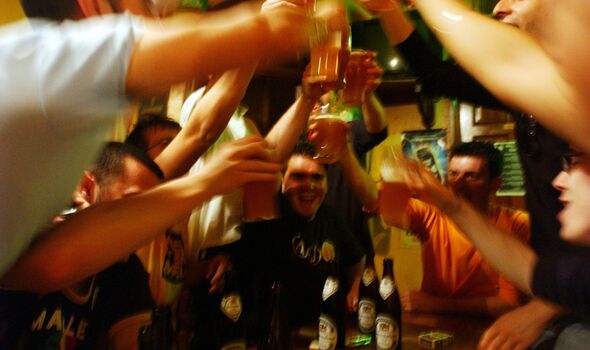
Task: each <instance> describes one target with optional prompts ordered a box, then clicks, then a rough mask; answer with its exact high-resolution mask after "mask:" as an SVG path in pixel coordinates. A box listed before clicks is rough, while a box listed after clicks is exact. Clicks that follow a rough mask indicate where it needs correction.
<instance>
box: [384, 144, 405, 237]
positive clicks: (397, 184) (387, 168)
mask: <svg viewBox="0 0 590 350" xmlns="http://www.w3.org/2000/svg"><path fill="white" fill-rule="evenodd" d="M405 174H406V168H405V166H404V164H403V163H402V162H401V161H400V160H399V158H398V157H397V155H396V154H395V152H394V151H393V149H391V148H387V149H386V151H385V154H384V156H383V160H382V162H381V179H382V180H383V183H382V187H381V194H380V198H379V208H380V213H381V220H382V221H383V223H384V224H385V225H387V226H402V227H404V228H405V227H407V222H406V221H407V219H406V217H407V216H406V209H407V205H408V201H409V200H410V190H409V189H408V186H407V184H406V179H405V176H406V175H405ZM400 221H401V222H400Z"/></svg>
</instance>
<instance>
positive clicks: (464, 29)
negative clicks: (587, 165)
mask: <svg viewBox="0 0 590 350" xmlns="http://www.w3.org/2000/svg"><path fill="white" fill-rule="evenodd" d="M414 3H415V4H416V6H417V8H418V9H419V11H420V13H421V14H422V16H423V18H424V19H425V20H426V22H427V23H428V24H429V26H430V27H431V28H433V31H434V33H435V34H436V35H437V36H438V38H439V39H440V41H441V42H442V43H443V45H444V46H445V47H446V48H447V49H449V51H450V52H451V54H452V55H453V57H454V58H455V59H456V60H457V62H459V64H461V66H463V67H464V68H465V69H466V70H467V71H468V72H469V73H470V74H472V75H473V76H474V77H475V78H476V79H478V80H479V81H480V82H481V83H482V84H483V85H484V86H485V87H487V88H488V89H489V90H490V91H491V92H492V93H494V94H495V95H496V96H497V97H498V98H499V99H500V100H502V101H503V102H505V103H506V104H508V105H510V106H512V107H514V108H515V109H518V110H522V111H524V112H526V113H529V114H532V115H534V116H535V117H536V118H537V119H538V120H539V121H540V122H541V123H542V124H543V125H544V126H546V127H547V128H549V129H551V130H552V131H553V132H555V133H556V134H558V135H559V136H561V137H563V138H564V139H566V140H569V141H571V142H573V143H574V144H575V145H577V146H578V147H580V148H581V149H582V150H584V151H586V152H590V139H589V138H588V137H587V135H590V118H588V115H590V98H588V97H587V92H586V91H587V87H588V85H589V83H590V81H589V78H588V74H586V72H587V71H588V69H589V68H590V67H588V62H590V46H589V45H587V44H586V43H587V42H588V39H589V38H590V31H589V30H588V29H587V21H586V18H587V16H588V15H589V14H590V4H589V3H588V2H585V1H583V0H565V1H562V2H559V3H553V2H550V1H541V2H535V5H537V6H536V7H534V8H532V9H531V11H532V19H531V23H530V27H529V28H526V29H527V30H529V31H530V32H531V33H533V34H534V35H535V36H536V37H537V39H538V40H537V41H536V40H535V39H534V38H533V37H531V36H530V35H527V34H525V33H524V32H522V31H519V30H517V29H515V28H513V27H510V26H507V25H503V24H500V23H497V22H496V21H494V20H492V19H490V18H488V17H486V16H484V15H481V14H478V13H475V12H473V11H471V10H469V9H468V8H466V7H465V6H464V5H462V4H461V3H459V2H457V1H451V0H418V1H415V2H414ZM557 6H559V7H558V8H557Z"/></svg>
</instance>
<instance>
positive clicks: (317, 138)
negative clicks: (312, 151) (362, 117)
mask: <svg viewBox="0 0 590 350" xmlns="http://www.w3.org/2000/svg"><path fill="white" fill-rule="evenodd" d="M309 123H310V126H309V132H310V134H309V139H310V140H311V141H312V142H313V143H315V146H316V155H315V157H314V158H315V159H318V160H320V161H321V162H322V163H327V164H331V163H334V162H336V161H337V160H338V154H339V153H340V151H341V150H342V148H343V147H346V142H347V137H348V125H347V124H346V121H345V120H344V119H342V117H340V116H339V115H337V114H329V113H328V114H319V115H316V116H313V117H312V118H310V120H309Z"/></svg>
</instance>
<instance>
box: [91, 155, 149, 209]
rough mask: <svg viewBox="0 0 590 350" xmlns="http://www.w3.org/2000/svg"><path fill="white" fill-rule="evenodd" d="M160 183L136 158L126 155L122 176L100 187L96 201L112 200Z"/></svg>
mask: <svg viewBox="0 0 590 350" xmlns="http://www.w3.org/2000/svg"><path fill="white" fill-rule="evenodd" d="M158 184H160V179H158V177H157V176H156V175H155V174H154V173H153V172H151V171H150V170H149V169H148V168H147V167H145V166H144V165H143V164H141V163H140V162H138V161H137V160H135V159H133V158H130V157H127V158H126V159H125V171H124V173H123V175H122V176H120V177H119V178H116V179H112V180H111V181H110V182H109V183H108V185H106V186H104V188H102V187H100V188H99V192H98V201H101V202H104V201H112V200H117V199H121V198H124V197H129V196H132V195H135V194H138V193H141V192H143V191H146V190H148V189H150V188H152V187H154V186H156V185H158Z"/></svg>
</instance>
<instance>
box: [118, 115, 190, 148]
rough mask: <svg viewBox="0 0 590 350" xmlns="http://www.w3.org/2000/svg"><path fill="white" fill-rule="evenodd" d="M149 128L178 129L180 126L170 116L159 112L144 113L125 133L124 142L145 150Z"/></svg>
mask: <svg viewBox="0 0 590 350" xmlns="http://www.w3.org/2000/svg"><path fill="white" fill-rule="evenodd" d="M150 129H152V130H156V129H170V130H175V131H180V130H181V129H182V128H181V127H180V124H178V123H177V122H176V121H175V120H174V119H172V118H168V117H165V116H163V115H160V114H146V115H144V116H142V117H141V118H140V119H139V121H138V122H137V124H135V126H134V127H133V130H131V132H130V133H129V135H127V138H126V139H125V143H129V144H132V145H134V146H135V147H137V148H139V149H141V150H143V151H145V152H147V151H148V147H149V144H148V140H147V137H146V133H147V131H148V130H150Z"/></svg>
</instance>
